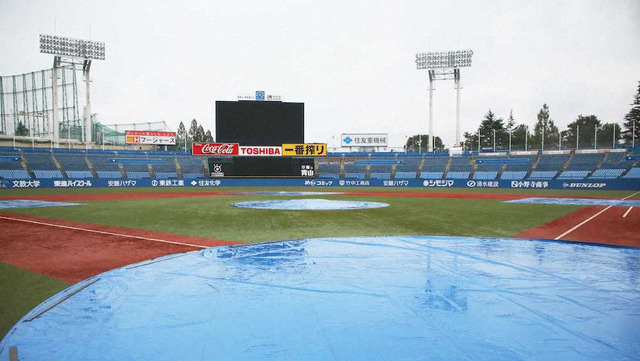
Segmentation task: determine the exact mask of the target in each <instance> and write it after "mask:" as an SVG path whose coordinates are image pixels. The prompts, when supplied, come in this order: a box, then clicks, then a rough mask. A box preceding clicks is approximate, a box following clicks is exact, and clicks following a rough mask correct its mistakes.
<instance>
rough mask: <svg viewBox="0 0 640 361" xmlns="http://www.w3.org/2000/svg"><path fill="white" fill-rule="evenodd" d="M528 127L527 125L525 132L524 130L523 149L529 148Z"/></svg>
mask: <svg viewBox="0 0 640 361" xmlns="http://www.w3.org/2000/svg"><path fill="white" fill-rule="evenodd" d="M528 142H529V127H528V126H527V128H526V130H525V132H524V150H525V151H527V150H529V144H528Z"/></svg>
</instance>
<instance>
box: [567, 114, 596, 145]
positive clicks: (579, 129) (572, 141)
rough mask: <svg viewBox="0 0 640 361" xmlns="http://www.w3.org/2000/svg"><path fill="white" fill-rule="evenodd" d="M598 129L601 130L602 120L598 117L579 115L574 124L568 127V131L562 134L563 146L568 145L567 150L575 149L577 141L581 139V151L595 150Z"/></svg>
mask: <svg viewBox="0 0 640 361" xmlns="http://www.w3.org/2000/svg"><path fill="white" fill-rule="evenodd" d="M596 127H597V128H598V129H599V128H600V120H599V119H598V117H597V116H595V115H587V116H584V115H578V118H577V119H576V120H575V121H574V122H572V123H569V124H568V125H567V130H566V131H564V132H562V135H563V139H562V144H566V147H567V148H575V147H576V139H579V144H577V146H578V148H579V149H584V148H593V147H594V145H595V143H594V137H595V133H596V132H595V129H596ZM563 147H564V145H563Z"/></svg>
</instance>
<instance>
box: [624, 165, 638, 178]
mask: <svg viewBox="0 0 640 361" xmlns="http://www.w3.org/2000/svg"><path fill="white" fill-rule="evenodd" d="M622 178H624V179H640V168H638V167H635V168H631V169H630V170H629V172H627V174H625V175H624V176H623V177H622Z"/></svg>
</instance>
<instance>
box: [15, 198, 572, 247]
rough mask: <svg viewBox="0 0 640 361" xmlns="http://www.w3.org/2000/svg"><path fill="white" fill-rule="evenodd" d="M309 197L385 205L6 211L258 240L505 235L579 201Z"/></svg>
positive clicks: (187, 203)
mask: <svg viewBox="0 0 640 361" xmlns="http://www.w3.org/2000/svg"><path fill="white" fill-rule="evenodd" d="M305 198H311V197H309V196H305ZM315 198H323V199H341V200H360V201H362V200H368V201H375V202H385V203H389V204H390V207H387V208H379V209H368V210H347V211H278V210H252V209H241V208H236V207H231V206H230V204H231V203H234V202H241V201H248V200H269V199H283V197H281V196H264V195H239V196H238V195H234V196H214V197H189V198H158V199H142V200H117V201H108V202H105V201H93V202H86V203H85V204H84V205H81V206H72V207H51V208H22V209H15V210H11V211H12V212H15V213H20V214H29V215H34V216H39V217H51V218H57V219H64V220H72V221H81V222H88V223H97V224H103V225H110V226H120V227H127V228H136V229H144V230H149V231H157V232H168V233H176V234H183V235H189V236H198V237H208V238H217V239H226V240H236V241H242V242H259V241H271V240H281V239H295V238H309V237H330V236H363V235H367V236H374V235H459V236H481V237H510V236H513V235H516V234H518V233H520V232H523V231H525V230H527V229H529V228H532V227H535V226H537V225H539V224H542V223H545V222H548V221H551V220H553V219H555V218H557V217H561V216H563V215H565V214H567V213H570V212H572V211H574V210H576V209H578V208H580V207H579V206H565V205H539V204H509V203H504V202H502V201H497V200H474V199H453V198H423V197H380V196H366V197H362V196H339V195H333V196H315Z"/></svg>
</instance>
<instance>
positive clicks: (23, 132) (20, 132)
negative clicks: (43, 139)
mask: <svg viewBox="0 0 640 361" xmlns="http://www.w3.org/2000/svg"><path fill="white" fill-rule="evenodd" d="M15 134H16V135H17V136H24V137H28V136H29V134H31V132H30V131H29V128H27V126H26V125H25V124H24V123H23V122H20V121H19V122H18V126H17V127H16V131H15Z"/></svg>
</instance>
